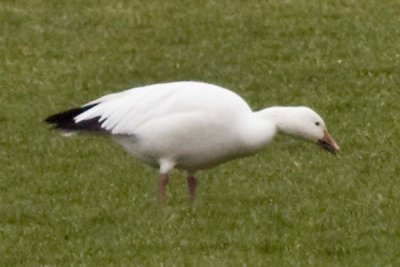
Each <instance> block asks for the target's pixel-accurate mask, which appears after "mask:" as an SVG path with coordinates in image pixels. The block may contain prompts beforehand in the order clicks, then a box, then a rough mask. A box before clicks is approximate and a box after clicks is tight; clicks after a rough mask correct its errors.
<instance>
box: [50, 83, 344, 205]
mask: <svg viewBox="0 0 400 267" xmlns="http://www.w3.org/2000/svg"><path fill="white" fill-rule="evenodd" d="M46 122H48V123H51V124H53V125H54V127H55V128H57V129H61V130H63V131H66V132H101V133H104V134H108V135H111V136H112V137H113V138H114V139H115V140H116V141H117V142H118V143H119V144H121V145H122V146H123V147H124V148H125V149H126V150H127V151H128V152H129V153H131V154H132V155H134V156H135V157H136V158H138V159H139V160H141V161H143V162H145V163H147V164H149V165H152V166H154V167H158V168H159V171H160V199H161V200H162V199H164V197H165V196H164V195H165V186H166V184H167V183H168V173H169V172H170V171H171V170H172V169H173V168H178V169H183V170H186V171H187V172H188V174H189V176H188V185H189V192H190V197H191V198H192V199H193V198H194V192H195V188H196V184H197V180H196V178H194V175H195V173H196V171H198V170H201V169H207V168H210V167H213V166H216V165H218V164H221V163H224V162H226V161H229V160H231V159H234V158H238V157H243V156H247V155H251V154H254V153H255V152H257V151H258V150H260V149H261V148H263V147H264V146H265V145H266V144H267V143H268V142H269V141H271V140H272V139H273V137H274V136H275V134H276V133H277V132H278V131H282V132H286V133H289V134H292V135H295V136H296V135H297V136H301V137H303V138H305V139H310V140H312V141H316V142H319V143H320V144H321V145H322V146H324V147H325V148H327V149H328V150H330V151H332V152H334V151H337V150H338V149H339V147H338V146H337V144H336V142H335V141H334V140H333V138H332V137H331V136H330V135H329V134H328V132H327V130H326V127H325V123H324V122H323V120H322V118H321V117H320V116H319V115H318V114H316V113H315V112H314V111H312V110H311V109H310V108H307V107H272V108H267V109H263V110H261V111H258V112H253V111H252V109H251V108H250V107H249V105H248V104H247V103H246V102H245V101H244V100H243V99H242V98H241V97H240V96H239V95H237V94H236V93H234V92H232V91H230V90H228V89H225V88H222V87H219V86H216V85H212V84H207V83H202V82H172V83H161V84H153V85H148V86H144V87H138V88H133V89H129V90H126V91H122V92H119V93H114V94H109V95H106V96H103V97H101V98H99V99H96V100H94V101H92V102H89V103H87V104H86V105H84V106H82V107H80V108H74V109H70V110H67V111H64V112H61V113H58V114H55V115H52V116H50V117H48V118H47V119H46ZM316 124H318V125H316Z"/></svg>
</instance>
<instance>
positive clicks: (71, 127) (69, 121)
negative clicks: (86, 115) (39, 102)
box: [44, 103, 104, 132]
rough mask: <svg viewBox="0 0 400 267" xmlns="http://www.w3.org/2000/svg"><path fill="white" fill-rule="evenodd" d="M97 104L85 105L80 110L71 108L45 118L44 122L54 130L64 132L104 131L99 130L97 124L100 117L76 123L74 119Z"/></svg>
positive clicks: (99, 125)
mask: <svg viewBox="0 0 400 267" xmlns="http://www.w3.org/2000/svg"><path fill="white" fill-rule="evenodd" d="M97 104H98V103H95V104H91V105H86V106H83V107H80V108H72V109H69V110H66V111H63V112H60V113H57V114H54V115H51V116H49V117H47V118H46V119H45V120H44V122H46V123H49V124H52V125H53V126H54V128H55V129H60V130H65V131H91V132H93V131H95V132H102V131H104V129H103V128H101V123H100V122H99V119H100V117H95V118H92V119H90V120H84V121H80V122H79V123H76V122H75V120H74V118H75V117H76V116H78V115H79V114H82V113H83V112H85V111H88V110H89V109H91V108H93V107H94V106H96V105H97Z"/></svg>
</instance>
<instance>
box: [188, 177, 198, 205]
mask: <svg viewBox="0 0 400 267" xmlns="http://www.w3.org/2000/svg"><path fill="white" fill-rule="evenodd" d="M187 182H188V189H189V200H190V202H192V203H193V201H194V199H195V197H196V187H197V179H196V177H194V175H189V176H188V178H187Z"/></svg>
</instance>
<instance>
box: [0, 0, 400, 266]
mask: <svg viewBox="0 0 400 267" xmlns="http://www.w3.org/2000/svg"><path fill="white" fill-rule="evenodd" d="M399 10H400V2H398V1H396V0H379V1H378V0H365V1H351V0H343V1H333V0H328V1H319V0H299V1H289V0H288V1H283V0H282V1H281V0H279V1H255V0H248V1H228V0H221V1H211V0H210V1H197V2H196V1H188V0H183V1H174V2H173V1H140V0H134V1H128V0H125V1H117V0H89V1H78V0H70V1H50V0H47V1H41V0H21V1H12V0H2V1H1V2H0V20H1V36H0V59H1V61H0V62H1V66H0V107H1V108H0V266H400V250H399V248H400V181H399V176H400V164H399V160H398V154H399V153H400V141H399V140H400V113H399V106H400V105H399V100H400V67H399V66H400V45H399V44H400V17H399ZM175 80H201V81H206V82H210V83H215V84H219V85H221V86H224V87H227V88H231V89H233V90H234V91H236V92H238V93H239V94H241V95H242V96H243V97H244V98H245V99H246V100H247V101H248V102H249V103H250V104H251V106H252V107H254V109H260V108H263V107H266V106H270V105H276V104H280V105H298V104H301V105H308V106H311V107H313V108H314V109H316V110H317V111H318V112H319V113H320V114H321V115H322V116H323V117H324V118H325V120H326V122H327V124H328V127H329V129H330V132H331V133H332V134H333V136H334V137H335V138H336V139H337V141H338V143H339V145H340V146H341V148H342V150H341V152H340V154H339V155H337V156H333V155H331V154H329V153H326V152H325V151H323V150H321V149H319V148H318V147H317V146H315V145H314V144H311V143H307V142H302V141H300V140H293V139H291V138H289V137H286V136H280V137H278V138H277V139H276V140H275V142H273V143H272V144H271V145H270V146H269V147H267V148H266V149H265V150H263V151H262V152H261V153H259V154H258V155H256V156H254V157H250V158H245V159H240V160H236V161H233V162H230V163H228V164H225V165H222V166H220V167H218V168H215V169H212V170H209V171H204V172H202V173H200V175H199V180H200V184H199V191H198V196H197V201H196V203H195V205H194V206H193V207H190V205H189V204H188V202H187V201H186V200H187V199H186V195H187V194H186V180H185V175H184V173H180V172H174V173H173V177H172V180H171V182H170V187H169V191H168V203H167V205H166V206H165V207H164V208H160V207H159V205H158V204H157V198H156V196H157V171H156V170H153V169H151V168H149V167H147V166H143V165H141V164H139V163H138V162H136V161H135V160H134V159H133V158H132V157H131V156H129V155H128V154H127V153H125V152H124V151H123V150H122V149H121V148H120V147H119V146H118V145H116V144H114V143H113V142H112V141H111V140H109V139H107V138H102V137H92V136H75V137H71V138H63V137H62V136H60V135H59V134H57V133H56V132H54V131H50V130H49V127H48V126H47V125H45V124H44V123H42V121H43V119H44V118H45V117H46V116H48V115H50V114H52V113H55V112H58V111H61V110H63V109H66V108H69V107H72V106H76V105H81V104H84V103H86V102H87V101H89V100H91V99H94V98H96V97H99V96H101V95H103V94H107V93H110V92H116V91H119V90H122V89H127V88H131V87H135V86H140V85H145V84H149V83H155V82H164V81H175ZM396 158H397V159H396Z"/></svg>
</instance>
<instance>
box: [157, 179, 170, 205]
mask: <svg viewBox="0 0 400 267" xmlns="http://www.w3.org/2000/svg"><path fill="white" fill-rule="evenodd" d="M168 180H169V177H168V175H167V174H160V177H159V179H158V189H159V194H158V200H159V201H160V203H161V204H164V203H165V194H166V191H167V185H168Z"/></svg>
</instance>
